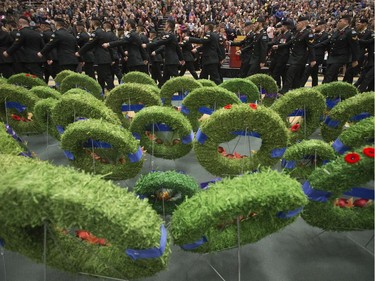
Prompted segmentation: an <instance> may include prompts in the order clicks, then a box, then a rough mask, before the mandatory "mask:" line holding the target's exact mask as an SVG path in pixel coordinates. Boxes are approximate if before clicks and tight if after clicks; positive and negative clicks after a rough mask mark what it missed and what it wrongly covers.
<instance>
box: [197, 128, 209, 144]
mask: <svg viewBox="0 0 375 281" xmlns="http://www.w3.org/2000/svg"><path fill="white" fill-rule="evenodd" d="M195 137H196V139H197V141H198V142H199V143H200V144H204V143H205V142H206V140H208V136H207V135H206V134H205V133H203V132H202V131H201V129H200V128H199V129H198V131H197V134H196V136H195Z"/></svg>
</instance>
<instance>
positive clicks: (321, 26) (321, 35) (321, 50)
mask: <svg viewBox="0 0 375 281" xmlns="http://www.w3.org/2000/svg"><path fill="white" fill-rule="evenodd" d="M325 25H326V22H325V21H324V20H321V21H319V22H318V23H317V25H316V27H315V34H314V46H316V45H317V44H319V43H321V42H324V41H325V40H327V39H328V33H327V32H326V31H325ZM314 50H315V58H316V64H315V65H314V66H313V67H311V66H307V67H306V69H305V72H304V73H303V77H302V81H301V87H304V86H305V84H306V82H307V80H308V79H309V76H310V75H311V78H312V83H311V85H312V86H313V87H314V86H317V85H318V70H319V66H320V65H323V63H324V55H325V51H326V49H325V47H324V46H321V47H317V48H316V47H314Z"/></svg>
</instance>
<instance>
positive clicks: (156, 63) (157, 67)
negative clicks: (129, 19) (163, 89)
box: [148, 29, 165, 84]
mask: <svg viewBox="0 0 375 281" xmlns="http://www.w3.org/2000/svg"><path fill="white" fill-rule="evenodd" d="M157 40H159V38H157V37H156V31H155V29H151V30H150V41H151V43H154V42H155V41H157ZM164 49H165V46H164V45H162V46H159V47H157V48H155V49H148V51H149V57H150V61H149V63H150V72H151V77H152V79H154V80H155V82H156V83H159V84H160V83H161V81H162V75H161V64H162V63H163V56H162V55H163V53H164Z"/></svg>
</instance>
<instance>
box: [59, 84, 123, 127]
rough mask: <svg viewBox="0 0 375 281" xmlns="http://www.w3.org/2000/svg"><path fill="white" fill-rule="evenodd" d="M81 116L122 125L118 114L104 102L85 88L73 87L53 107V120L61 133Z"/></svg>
mask: <svg viewBox="0 0 375 281" xmlns="http://www.w3.org/2000/svg"><path fill="white" fill-rule="evenodd" d="M81 118H93V119H102V120H105V121H107V122H109V123H112V124H115V125H118V126H120V125H121V122H120V120H119V119H118V118H117V116H116V114H115V113H114V112H113V111H112V110H111V109H109V108H108V107H106V106H105V105H104V103H103V102H101V101H100V100H98V99H96V98H95V97H93V96H92V95H88V94H87V93H86V92H85V91H84V90H81V89H72V90H70V91H68V92H67V93H66V94H64V95H63V96H62V97H61V99H60V100H58V102H57V103H56V105H55V106H54V107H53V109H52V121H53V124H54V125H55V126H56V128H57V129H58V130H60V131H61V133H63V132H64V130H65V128H66V127H67V126H68V125H69V124H70V123H73V122H75V121H77V120H79V119H81Z"/></svg>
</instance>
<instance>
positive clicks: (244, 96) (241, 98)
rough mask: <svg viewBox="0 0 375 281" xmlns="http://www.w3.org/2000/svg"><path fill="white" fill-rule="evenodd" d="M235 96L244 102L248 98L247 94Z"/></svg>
mask: <svg viewBox="0 0 375 281" xmlns="http://www.w3.org/2000/svg"><path fill="white" fill-rule="evenodd" d="M237 96H238V98H239V99H240V101H241V102H244V103H246V102H247V99H248V97H247V95H245V94H238V95H237Z"/></svg>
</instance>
